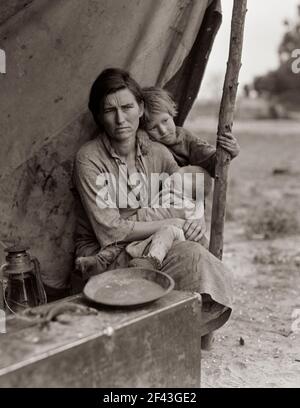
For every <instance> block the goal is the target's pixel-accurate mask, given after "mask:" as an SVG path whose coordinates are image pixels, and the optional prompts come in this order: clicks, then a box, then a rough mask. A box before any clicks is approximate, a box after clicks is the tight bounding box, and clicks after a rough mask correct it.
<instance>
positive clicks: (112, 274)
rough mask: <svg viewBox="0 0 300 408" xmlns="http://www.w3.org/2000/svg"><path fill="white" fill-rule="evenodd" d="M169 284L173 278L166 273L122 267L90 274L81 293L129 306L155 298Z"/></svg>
mask: <svg viewBox="0 0 300 408" xmlns="http://www.w3.org/2000/svg"><path fill="white" fill-rule="evenodd" d="M173 288H174V281H173V279H172V278H171V277H170V276H169V275H167V274H166V273H163V272H159V271H156V270H154V269H146V268H122V269H114V270H111V271H107V272H104V273H101V274H100V275H97V276H93V277H92V278H90V279H89V281H88V283H87V284H86V285H85V287H84V289H83V293H84V294H85V296H86V297H87V298H89V299H90V300H92V301H94V302H97V303H102V304H104V305H109V306H133V305H140V304H143V303H148V302H152V301H154V300H157V299H159V298H161V297H162V296H164V295H166V294H167V293H169V292H170V291H171V290H172V289H173Z"/></svg>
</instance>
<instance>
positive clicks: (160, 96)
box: [143, 87, 240, 177]
mask: <svg viewBox="0 0 300 408" xmlns="http://www.w3.org/2000/svg"><path fill="white" fill-rule="evenodd" d="M143 97H144V103H145V113H144V118H143V119H144V120H143V127H144V129H145V130H146V131H147V133H148V134H149V136H150V137H151V138H152V139H153V140H155V141H157V142H160V143H163V144H164V145H166V146H168V148H169V150H170V151H171V152H172V154H173V156H174V158H175V160H176V161H177V163H178V164H179V166H186V165H189V164H190V165H197V166H200V167H202V168H203V169H204V170H206V171H207V172H208V173H209V175H210V176H211V177H214V176H215V165H216V148H215V147H214V146H211V145H210V144H208V143H207V142H205V141H203V140H201V139H200V138H198V137H197V136H195V135H193V134H192V133H191V132H189V131H188V130H186V129H184V128H182V127H178V126H176V125H175V123H174V117H175V116H176V114H177V107H176V104H175V102H174V101H173V99H172V98H171V97H170V95H169V94H168V92H167V91H165V90H164V89H162V88H159V87H149V88H144V89H143ZM217 141H218V143H219V144H220V146H221V147H222V148H223V149H224V150H226V151H227V152H229V153H230V155H231V158H232V159H233V158H234V157H236V156H237V155H238V154H239V150H240V147H239V145H238V143H237V140H236V138H235V137H234V136H233V135H232V134H231V133H226V134H224V135H220V136H218V139H217Z"/></svg>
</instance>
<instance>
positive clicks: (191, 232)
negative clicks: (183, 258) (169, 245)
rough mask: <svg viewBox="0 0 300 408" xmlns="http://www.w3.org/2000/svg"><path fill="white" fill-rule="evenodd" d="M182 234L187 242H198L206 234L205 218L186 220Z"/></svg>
mask: <svg viewBox="0 0 300 408" xmlns="http://www.w3.org/2000/svg"><path fill="white" fill-rule="evenodd" d="M183 232H184V235H185V238H186V239H187V240H188V241H195V242H198V241H200V239H201V238H202V237H203V235H204V234H205V232H206V225H205V218H204V217H201V218H200V219H198V220H186V221H185V223H184V225H183Z"/></svg>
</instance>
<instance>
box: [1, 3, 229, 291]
mask: <svg viewBox="0 0 300 408" xmlns="http://www.w3.org/2000/svg"><path fill="white" fill-rule="evenodd" d="M220 22H221V12H220V4H219V1H218V0H85V1H82V0H51V1H50V0H38V1H37V0H29V1H28V0H27V1H24V0H9V1H8V2H1V3H0V49H3V50H4V51H5V53H6V60H7V67H6V74H5V75H0V123H1V126H0V141H1V144H0V240H1V241H3V242H4V243H5V244H10V243H13V242H15V241H16V242H19V241H21V242H23V243H26V244H28V245H29V246H30V247H31V253H32V254H34V255H35V256H37V258H38V259H39V261H40V263H41V269H42V277H43V281H44V282H45V283H46V284H47V285H49V286H53V287H56V288H63V287H65V286H66V285H67V284H68V279H69V276H70V272H71V270H72V266H73V232H74V225H75V215H74V201H73V196H72V193H71V191H70V186H71V184H70V182H71V174H72V162H73V158H74V154H75V152H76V151H77V150H78V149H79V147H80V146H81V145H82V144H83V143H84V142H85V141H87V140H88V139H90V138H91V137H93V136H94V135H95V132H96V128H95V125H94V124H93V121H92V118H91V116H90V114H89V112H87V99H88V92H89V89H90V86H91V83H92V82H93V80H94V79H95V78H96V76H97V75H98V74H99V72H100V71H101V70H102V69H104V68H106V67H108V66H115V67H122V68H125V69H127V70H130V71H131V73H132V74H133V76H134V77H135V78H136V79H137V81H138V82H139V83H140V84H141V85H143V86H149V85H153V84H158V85H161V86H165V87H166V88H167V89H169V90H170V91H171V92H172V93H173V95H174V97H175V99H176V100H177V102H178V104H179V112H180V115H179V117H178V119H177V120H178V124H182V123H183V122H184V119H185V117H186V116H187V113H188V111H189V110H190V108H191V106H192V103H193V101H194V99H195V97H196V95H197V93H198V90H199V87H200V84H201V80H202V76H203V74H204V70H205V66H206V63H207V59H208V56H209V52H210V49H211V46H212V43H213V40H214V36H215V34H216V32H217V30H218V27H219V25H220ZM0 260H1V261H2V262H4V252H3V250H2V249H1V248H0Z"/></svg>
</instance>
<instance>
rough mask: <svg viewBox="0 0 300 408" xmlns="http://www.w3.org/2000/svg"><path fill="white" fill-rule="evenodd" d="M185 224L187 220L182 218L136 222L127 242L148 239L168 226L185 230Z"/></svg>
mask: <svg viewBox="0 0 300 408" xmlns="http://www.w3.org/2000/svg"><path fill="white" fill-rule="evenodd" d="M184 223H185V220H182V219H180V218H169V219H165V220H160V221H136V222H135V224H134V227H133V229H132V231H131V232H130V233H129V234H128V235H127V237H126V241H127V242H131V241H138V240H141V239H146V238H148V237H149V236H150V235H152V234H154V233H155V232H157V231H158V230H159V229H161V228H163V227H166V226H168V225H173V226H175V227H178V228H183V226H184Z"/></svg>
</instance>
